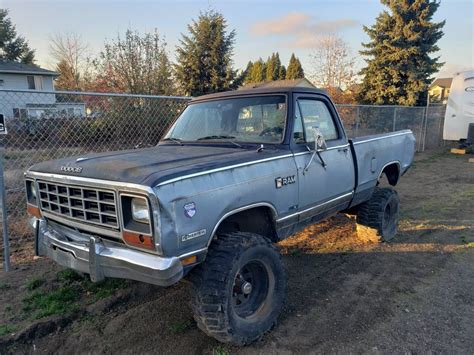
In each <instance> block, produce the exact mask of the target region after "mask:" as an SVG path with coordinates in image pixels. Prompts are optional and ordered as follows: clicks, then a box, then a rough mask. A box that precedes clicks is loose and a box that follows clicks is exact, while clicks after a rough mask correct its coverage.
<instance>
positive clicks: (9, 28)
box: [0, 9, 35, 64]
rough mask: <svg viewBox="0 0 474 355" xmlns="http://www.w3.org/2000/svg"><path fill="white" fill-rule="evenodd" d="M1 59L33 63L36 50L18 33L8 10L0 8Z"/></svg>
mask: <svg viewBox="0 0 474 355" xmlns="http://www.w3.org/2000/svg"><path fill="white" fill-rule="evenodd" d="M0 59H3V60H12V61H16V62H21V63H24V64H33V63H34V61H35V51H34V50H32V49H30V47H29V46H28V42H27V41H26V40H25V39H24V38H23V37H21V36H18V35H17V33H16V28H15V25H14V24H13V23H12V21H11V20H10V18H9V17H8V10H6V9H0Z"/></svg>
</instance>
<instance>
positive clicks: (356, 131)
mask: <svg viewBox="0 0 474 355" xmlns="http://www.w3.org/2000/svg"><path fill="white" fill-rule="evenodd" d="M359 120H360V106H357V110H356V126H355V133H354V137H357V136H358V133H359Z"/></svg>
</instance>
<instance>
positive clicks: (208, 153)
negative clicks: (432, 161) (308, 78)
mask: <svg viewBox="0 0 474 355" xmlns="http://www.w3.org/2000/svg"><path fill="white" fill-rule="evenodd" d="M414 150H415V139H414V136H413V134H412V132H411V131H409V130H406V131H398V132H392V133H387V134H381V135H374V136H368V137H360V138H356V139H348V137H347V136H346V133H345V131H344V127H343V125H342V122H341V120H340V119H339V116H338V114H337V111H336V109H335V107H334V105H333V103H332V102H331V100H330V98H329V97H328V96H327V95H326V94H325V92H323V91H320V90H317V89H307V88H283V89H282V88H275V89H250V90H241V91H232V92H224V93H218V94H213V95H207V96H202V97H198V98H195V99H193V100H192V101H190V103H189V105H188V106H187V108H186V109H185V110H184V111H183V113H182V114H181V115H180V116H179V117H178V118H177V120H176V121H175V122H174V123H173V125H172V126H171V127H170V129H169V130H168V132H167V134H166V135H165V136H164V137H163V139H162V140H161V141H160V142H159V144H158V145H157V146H156V147H153V148H146V149H140V150H130V151H120V152H108V153H100V154H91V155H85V156H79V157H74V158H66V159H59V160H55V161H48V162H42V163H39V164H37V165H34V166H33V167H31V168H30V169H29V170H28V171H27V172H26V173H25V179H26V189H27V210H28V213H29V215H30V223H31V225H32V226H33V227H34V228H35V231H36V252H37V254H38V255H43V256H47V257H49V258H51V259H53V260H55V261H56V262H57V263H59V264H61V265H64V266H66V267H69V268H72V269H75V270H77V271H79V272H84V273H88V274H90V277H91V279H92V280H93V281H101V280H103V279H104V278H106V277H116V278H126V279H133V280H138V281H142V282H148V283H152V284H156V285H161V286H169V285H172V284H174V283H176V282H178V281H179V280H180V279H182V278H183V277H185V276H186V277H187V278H188V279H189V280H190V281H191V282H192V285H193V291H194V296H193V299H192V307H193V310H194V314H195V319H196V322H197V324H198V326H199V328H201V329H202V330H203V331H205V332H206V333H207V334H209V335H211V336H213V337H215V338H216V339H218V340H219V341H222V342H228V343H233V344H247V343H250V342H252V341H254V340H255V339H257V338H259V337H260V336H261V335H262V334H263V333H265V332H266V331H268V330H269V329H270V328H271V327H272V326H273V325H274V324H275V323H276V320H277V317H278V315H279V313H280V311H281V309H282V306H283V303H284V300H285V293H286V276H285V270H284V267H283V265H282V262H281V258H280V255H279V253H278V252H277V249H276V248H275V246H274V243H276V242H278V241H280V240H282V239H284V238H286V237H288V236H290V235H292V234H294V233H295V232H297V231H299V230H301V229H303V228H304V227H305V226H307V225H309V224H312V223H316V222H318V221H321V220H322V219H324V218H326V217H328V216H331V215H334V214H335V213H337V212H341V211H348V210H350V211H351V212H353V213H355V214H356V215H357V222H358V223H360V224H363V225H366V226H369V227H371V228H374V229H375V230H376V231H377V232H378V233H379V235H380V237H381V238H382V239H383V240H389V239H391V238H392V237H394V235H395V234H396V232H397V221H398V215H399V198H398V196H397V193H396V192H395V190H393V189H392V188H381V187H379V186H378V185H379V181H380V179H381V177H382V176H386V178H387V180H388V182H389V184H390V185H392V186H395V185H396V184H397V183H398V181H399V179H400V178H401V176H402V175H403V174H404V173H405V172H406V171H407V169H408V168H409V167H410V165H411V163H412V160H413V155H414Z"/></svg>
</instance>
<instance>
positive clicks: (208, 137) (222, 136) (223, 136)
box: [196, 135, 235, 141]
mask: <svg viewBox="0 0 474 355" xmlns="http://www.w3.org/2000/svg"><path fill="white" fill-rule="evenodd" d="M232 138H235V137H234V136H225V135H220V136H217V135H216V136H205V137H201V138H198V139H196V140H198V141H203V140H206V139H232Z"/></svg>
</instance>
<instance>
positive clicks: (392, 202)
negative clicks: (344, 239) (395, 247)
mask: <svg viewBox="0 0 474 355" xmlns="http://www.w3.org/2000/svg"><path fill="white" fill-rule="evenodd" d="M399 216H400V199H399V198H398V194H397V192H396V191H395V190H393V189H390V188H380V187H376V188H375V191H374V193H373V194H372V197H371V198H370V200H368V201H367V202H364V203H363V204H361V205H360V206H359V207H358V209H357V223H359V224H361V225H364V226H367V227H371V228H374V229H376V230H377V233H378V235H379V236H380V237H381V238H382V239H383V240H384V241H389V240H390V239H392V238H393V237H395V235H396V234H397V231H398V219H399Z"/></svg>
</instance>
